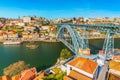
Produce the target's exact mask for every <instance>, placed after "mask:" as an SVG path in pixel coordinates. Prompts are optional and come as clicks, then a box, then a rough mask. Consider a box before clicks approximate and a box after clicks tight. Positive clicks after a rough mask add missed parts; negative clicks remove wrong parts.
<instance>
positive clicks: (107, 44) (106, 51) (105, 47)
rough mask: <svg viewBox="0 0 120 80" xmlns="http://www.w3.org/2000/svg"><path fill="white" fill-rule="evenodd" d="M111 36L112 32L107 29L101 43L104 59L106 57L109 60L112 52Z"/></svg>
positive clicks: (112, 42) (112, 38)
mask: <svg viewBox="0 0 120 80" xmlns="http://www.w3.org/2000/svg"><path fill="white" fill-rule="evenodd" d="M113 36H114V34H113V33H111V32H110V31H109V30H108V31H107V34H106V38H105V41H104V44H103V51H104V56H103V57H104V60H106V59H107V60H109V59H111V58H112V56H113V53H114V37H113Z"/></svg>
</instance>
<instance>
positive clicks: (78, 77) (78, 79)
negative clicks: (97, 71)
mask: <svg viewBox="0 0 120 80" xmlns="http://www.w3.org/2000/svg"><path fill="white" fill-rule="evenodd" d="M69 76H70V77H71V78H73V79H75V80H92V79H91V78H89V77H87V76H85V75H83V74H80V73H78V72H76V71H74V70H72V71H71V72H70V74H69Z"/></svg>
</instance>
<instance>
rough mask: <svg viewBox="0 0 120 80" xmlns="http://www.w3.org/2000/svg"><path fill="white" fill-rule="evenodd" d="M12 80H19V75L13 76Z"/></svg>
mask: <svg viewBox="0 0 120 80" xmlns="http://www.w3.org/2000/svg"><path fill="white" fill-rule="evenodd" d="M12 80H20V75H16V76H13V77H12Z"/></svg>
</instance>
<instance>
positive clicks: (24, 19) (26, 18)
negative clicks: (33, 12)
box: [23, 16, 31, 23]
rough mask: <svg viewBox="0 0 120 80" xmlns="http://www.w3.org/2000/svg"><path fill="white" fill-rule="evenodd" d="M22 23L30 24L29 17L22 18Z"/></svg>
mask: <svg viewBox="0 0 120 80" xmlns="http://www.w3.org/2000/svg"><path fill="white" fill-rule="evenodd" d="M23 22H24V23H30V22H31V17H30V16H24V17H23Z"/></svg>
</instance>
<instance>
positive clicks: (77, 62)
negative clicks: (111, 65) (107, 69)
mask: <svg viewBox="0 0 120 80" xmlns="http://www.w3.org/2000/svg"><path fill="white" fill-rule="evenodd" d="M68 64H69V65H71V66H74V67H76V68H79V69H81V70H83V71H85V72H88V73H90V74H94V72H95V70H96V69H97V67H98V63H97V62H94V61H92V60H90V59H87V58H82V57H78V58H76V59H74V60H72V61H70V62H69V63H68Z"/></svg>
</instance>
